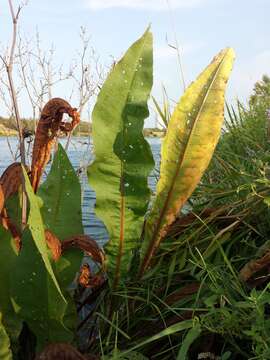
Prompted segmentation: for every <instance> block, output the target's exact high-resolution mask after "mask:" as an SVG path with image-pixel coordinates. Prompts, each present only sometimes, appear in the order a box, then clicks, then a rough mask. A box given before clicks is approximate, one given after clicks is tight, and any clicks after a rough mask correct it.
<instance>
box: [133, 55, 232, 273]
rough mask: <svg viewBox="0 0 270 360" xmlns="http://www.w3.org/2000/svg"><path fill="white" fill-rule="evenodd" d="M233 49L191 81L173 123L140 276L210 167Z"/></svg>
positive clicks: (146, 228) (162, 163) (168, 133)
mask: <svg viewBox="0 0 270 360" xmlns="http://www.w3.org/2000/svg"><path fill="white" fill-rule="evenodd" d="M233 60H234V52H233V50H232V49H231V48H228V49H225V50H223V51H221V52H220V53H219V54H218V55H217V56H216V57H215V58H214V60H213V61H212V62H211V64H210V65H209V66H208V67H207V68H206V69H205V70H204V71H203V72H202V73H201V75H200V76H199V77H198V79H197V80H196V81H195V82H194V83H192V84H191V85H190V86H189V87H188V89H187V90H186V92H185V93H184V95H183V97H182V98H181V99H180V102H179V104H178V105H177V106H176V108H175V110H174V113H173V115H172V117H171V119H170V121H169V126H168V130H167V134H166V137H165V139H164V142H163V145H162V154H161V155H162V156H161V166H160V179H159V182H158V184H157V195H156V199H155V202H154V204H153V207H152V210H151V213H150V215H149V217H148V219H147V222H146V226H145V236H144V242H143V246H142V262H141V267H140V275H142V274H143V273H144V271H145V269H146V268H147V267H148V266H149V264H150V261H151V258H152V257H153V255H154V254H155V252H156V249H157V248H158V247H159V244H160V242H161V240H162V239H163V238H164V236H165V235H166V232H167V229H168V226H169V225H170V224H171V223H172V222H173V221H174V220H175V218H176V216H177V215H178V214H179V211H180V210H181V208H182V207H183V205H184V204H185V202H186V201H187V199H188V198H189V197H190V195H191V194H192V192H193V191H194V189H195V187H196V186H197V184H198V182H199V181H200V179H201V177H202V175H203V173H204V171H205V169H206V168H207V166H208V164H209V162H210V160H211V157H212V154H213V151H214V149H215V146H216V144H217V141H218V139H219V135H220V130H221V126H222V122H223V114H224V92H225V88H226V83H227V81H228V77H229V74H230V72H231V69H232V64H233Z"/></svg>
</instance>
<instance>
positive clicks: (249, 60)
mask: <svg viewBox="0 0 270 360" xmlns="http://www.w3.org/2000/svg"><path fill="white" fill-rule="evenodd" d="M13 2H14V5H15V6H16V5H18V4H19V2H18V1H15V0H14V1H13ZM269 16H270V0H47V1H45V0H29V1H28V3H27V5H26V6H25V7H24V8H23V10H22V12H21V16H20V19H19V27H20V32H21V33H22V34H24V36H26V37H28V38H29V39H31V37H34V34H35V32H36V29H38V31H39V34H40V39H41V42H42V46H43V47H44V48H49V47H50V46H51V44H52V43H53V44H54V47H55V48H56V59H55V61H56V62H57V63H59V64H62V63H65V62H68V61H70V59H72V57H73V56H74V54H75V53H76V51H77V50H78V47H79V31H80V27H81V26H84V27H85V28H86V29H87V31H88V33H89V34H90V35H91V45H92V46H93V47H94V48H95V50H96V52H97V53H98V54H99V56H100V61H102V63H104V64H110V63H111V61H112V58H114V59H119V58H120V57H121V56H122V55H123V54H124V52H125V51H126V50H127V48H128V47H129V46H130V45H131V44H132V43H133V42H134V41H135V40H136V39H137V38H138V37H140V36H141V34H142V33H143V32H144V31H145V29H146V28H147V26H148V25H149V24H151V29H152V32H153V36H154V87H153V95H154V96H155V97H157V98H158V99H160V98H161V87H162V85H164V86H165V88H166V90H167V93H168V95H169V97H170V99H172V101H177V100H178V99H179V97H180V96H181V94H182V93H183V86H182V82H181V77H180V72H179V63H178V60H177V53H176V51H175V50H173V49H172V48H171V47H169V46H168V44H172V45H175V41H177V43H178V45H179V48H180V55H181V61H182V64H183V73H184V79H185V82H186V84H189V83H190V82H192V81H193V80H195V79H196V77H197V76H198V75H199V73H200V72H201V71H202V70H203V69H204V67H205V66H206V65H207V64H208V63H209V62H210V61H211V60H212V58H213V57H214V55H215V54H217V53H218V52H219V51H220V50H221V49H223V48H224V47H227V46H230V47H233V48H234V50H235V52H236V62H235V65H234V69H233V73H232V76H231V79H230V82H229V86H228V91H227V101H228V102H229V103H234V101H235V100H236V99H237V98H239V99H240V100H241V101H244V102H245V101H247V99H248V96H249V95H250V94H251V91H252V88H253V85H254V83H255V82H256V81H257V80H259V79H260V78H261V76H262V75H263V74H270V25H269V24H270V21H269ZM11 30H12V23H11V19H10V15H9V8H8V0H0V44H1V46H2V47H4V46H7V45H8V44H9V43H10V38H11ZM58 90H59V91H60V92H63V94H64V93H65V91H64V90H65V89H64V88H63V89H61V88H59V89H58ZM53 95H54V96H63V95H62V94H61V93H60V94H59V93H58V94H53ZM75 105H76V104H75ZM0 107H1V105H0ZM21 111H22V112H23V115H25V116H27V113H28V108H27V106H23V105H22V110H21ZM0 114H1V109H0ZM153 121H154V120H153V116H152V117H151V119H150V120H148V122H147V123H146V124H147V125H149V126H151V125H153Z"/></svg>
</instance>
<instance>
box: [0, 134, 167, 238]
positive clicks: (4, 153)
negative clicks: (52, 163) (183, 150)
mask: <svg viewBox="0 0 270 360" xmlns="http://www.w3.org/2000/svg"><path fill="white" fill-rule="evenodd" d="M147 141H148V142H149V144H150V146H151V149H152V152H153V155H154V159H155V163H156V168H158V167H159V158H160V144H161V140H160V139H158V138H147ZM61 143H62V145H63V146H65V143H66V140H65V139H61ZM26 145H27V147H28V144H26ZM30 147H31V144H29V149H28V150H29V151H28V152H29V154H30V153H31V148H30ZM0 149H1V151H0V174H2V173H3V171H4V170H5V169H6V168H7V167H8V166H9V165H10V164H11V163H12V162H14V158H16V156H18V141H17V138H13V137H10V138H8V139H7V138H5V137H0ZM68 156H69V159H70V161H71V163H72V165H73V167H74V169H75V170H78V169H82V171H81V172H80V181H81V185H82V213H83V225H84V232H85V233H86V234H88V235H91V236H92V237H93V238H94V239H96V240H97V241H98V242H99V243H100V244H103V243H104V242H105V241H106V239H107V234H106V230H105V228H104V226H103V224H102V222H101V221H99V219H97V218H96V216H95V213H94V205H95V193H94V191H93V190H91V188H90V187H89V184H88V180H87V177H86V168H87V165H88V164H89V163H90V162H91V160H92V158H93V147H92V142H91V138H90V139H89V138H74V139H72V141H71V143H70V145H69V149H68ZM29 158H30V156H29ZM28 163H30V161H28ZM47 171H48V168H47ZM156 178H157V172H156V171H153V173H152V174H151V175H150V177H149V186H150V188H151V189H152V190H154V189H155V186H156Z"/></svg>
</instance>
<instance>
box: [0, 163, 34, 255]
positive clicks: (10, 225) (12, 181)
mask: <svg viewBox="0 0 270 360" xmlns="http://www.w3.org/2000/svg"><path fill="white" fill-rule="evenodd" d="M27 171H28V169H27ZM22 177H23V172H22V166H21V163H19V162H15V163H13V164H11V165H10V166H8V167H7V168H6V170H5V171H4V172H3V174H2V176H1V178H0V221H1V224H2V226H3V227H4V228H5V229H6V230H9V231H10V232H11V234H12V236H13V238H14V240H15V244H16V247H17V249H18V250H20V248H21V232H20V231H19V230H18V228H17V226H16V225H15V224H14V222H13V221H12V220H11V219H10V217H9V216H8V213H7V210H6V209H5V203H6V201H7V200H8V199H9V198H10V197H11V196H12V195H14V194H16V192H18V190H19V187H20V186H21V184H22Z"/></svg>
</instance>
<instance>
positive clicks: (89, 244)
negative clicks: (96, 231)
mask: <svg viewBox="0 0 270 360" xmlns="http://www.w3.org/2000/svg"><path fill="white" fill-rule="evenodd" d="M69 248H78V249H81V250H83V251H85V253H86V254H87V255H88V256H90V257H91V258H92V259H93V260H94V261H95V262H97V263H99V264H101V265H102V264H103V263H104V252H103V250H102V249H101V248H100V247H99V245H98V244H97V242H96V241H95V240H94V239H92V238H91V237H90V236H89V235H75V236H71V237H69V238H68V239H66V240H64V241H63V242H62V251H66V250H67V249H69Z"/></svg>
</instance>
